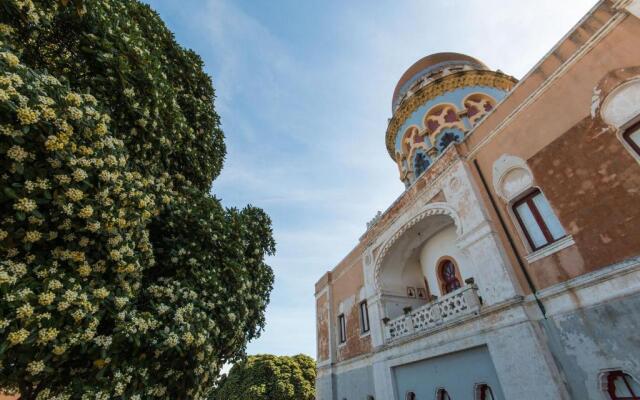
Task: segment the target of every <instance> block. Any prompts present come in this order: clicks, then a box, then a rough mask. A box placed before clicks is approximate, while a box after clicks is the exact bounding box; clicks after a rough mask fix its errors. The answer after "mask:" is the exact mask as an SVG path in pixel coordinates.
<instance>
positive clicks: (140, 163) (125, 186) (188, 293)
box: [0, 0, 275, 399]
mask: <svg viewBox="0 0 640 400" xmlns="http://www.w3.org/2000/svg"><path fill="white" fill-rule="evenodd" d="M67 3H68V4H67ZM71 5H75V7H71ZM223 157H224V145H223V143H222V133H221V131H220V129H219V126H218V117H217V115H216V114H215V112H214V110H213V88H212V86H211V82H210V80H209V78H208V77H207V76H206V75H205V74H204V72H203V71H202V64H201V62H200V60H199V58H198V57H197V56H196V55H194V54H193V53H191V52H188V51H185V50H183V49H182V48H180V46H178V45H177V44H176V43H175V42H174V40H173V38H172V36H171V33H170V32H169V31H168V30H167V29H166V28H165V27H164V25H163V23H162V21H161V20H160V19H159V17H158V16H157V15H156V14H155V13H153V12H152V11H151V10H150V9H149V8H148V7H147V6H145V5H142V4H140V3H138V2H137V1H132V0H102V1H94V2H90V3H89V2H87V3H86V4H83V3H81V2H77V1H76V2H75V3H74V2H70V1H68V0H67V1H62V0H61V1H60V2H59V3H58V2H54V1H48V0H42V1H31V0H0V189H1V190H0V211H1V214H0V297H1V300H0V387H2V388H3V389H9V390H14V391H19V392H20V394H21V398H24V399H147V398H176V399H187V398H189V399H203V398H207V397H208V396H209V394H210V392H211V389H212V385H213V381H214V380H215V377H216V376H217V374H218V371H219V367H220V366H221V365H222V364H224V363H225V362H228V361H234V360H237V359H238V358H240V357H241V356H242V355H243V351H244V347H245V344H246V342H247V341H248V340H250V339H251V338H253V337H255V336H257V335H258V334H259V333H260V331H261V329H262V327H263V325H264V309H265V307H266V304H267V303H268V299H269V293H270V291H271V287H272V283H273V275H272V272H271V269H270V268H269V267H268V266H267V265H266V264H265V263H264V257H265V255H266V254H271V253H273V251H274V246H275V245H274V242H273V239H272V232H271V228H270V221H269V218H268V216H267V215H266V214H264V213H263V212H262V211H261V210H259V209H256V208H253V207H247V208H245V209H244V210H236V209H224V208H223V207H222V206H221V205H220V203H219V201H218V200H217V199H215V198H214V197H211V196H210V195H209V194H208V189H209V187H210V184H211V180H212V179H213V178H214V177H215V176H216V175H217V174H218V172H219V170H220V167H221V165H222V160H223Z"/></svg>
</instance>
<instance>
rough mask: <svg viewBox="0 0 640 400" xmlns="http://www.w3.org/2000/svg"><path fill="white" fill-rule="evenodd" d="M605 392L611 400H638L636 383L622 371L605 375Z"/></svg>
mask: <svg viewBox="0 0 640 400" xmlns="http://www.w3.org/2000/svg"><path fill="white" fill-rule="evenodd" d="M605 384H606V392H607V395H609V398H610V399H611V400H640V386H639V385H638V382H637V381H636V380H635V379H633V377H631V375H629V374H626V373H624V372H622V371H611V372H609V373H607V374H606V383H605Z"/></svg>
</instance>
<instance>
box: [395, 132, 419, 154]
mask: <svg viewBox="0 0 640 400" xmlns="http://www.w3.org/2000/svg"><path fill="white" fill-rule="evenodd" d="M419 131H420V129H418V127H417V126H415V125H411V126H409V127H408V128H407V129H406V130H405V131H404V134H403V135H402V140H401V141H400V146H401V150H402V154H404V155H405V156H409V153H410V152H411V148H412V147H413V146H414V143H415V142H416V140H417V139H416V138H421V137H420V135H419Z"/></svg>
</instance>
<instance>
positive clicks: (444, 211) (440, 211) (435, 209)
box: [374, 202, 462, 292]
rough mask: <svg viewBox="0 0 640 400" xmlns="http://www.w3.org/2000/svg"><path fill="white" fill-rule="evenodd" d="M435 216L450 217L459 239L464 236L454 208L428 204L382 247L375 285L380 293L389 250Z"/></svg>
mask: <svg viewBox="0 0 640 400" xmlns="http://www.w3.org/2000/svg"><path fill="white" fill-rule="evenodd" d="M435 215H446V216H448V217H450V218H451V219H452V220H453V223H454V225H455V227H456V235H457V236H458V237H460V236H462V222H461V220H460V217H459V216H458V213H457V212H456V211H455V210H454V209H453V207H451V206H450V205H448V204H447V203H440V202H439V203H429V204H427V205H426V206H424V207H423V209H422V211H420V212H419V213H418V214H417V215H416V216H415V217H413V218H411V219H410V220H409V221H408V222H406V223H405V224H404V225H402V226H400V227H399V228H397V229H396V231H395V232H394V233H393V234H392V235H391V237H390V238H389V239H387V241H386V242H385V243H384V245H382V247H381V248H380V251H379V252H378V254H377V256H376V259H375V264H374V284H375V287H376V290H377V291H378V292H381V291H382V285H381V282H380V274H381V272H382V270H381V267H382V261H383V260H384V259H385V257H386V255H387V252H388V251H389V249H391V247H392V246H393V245H394V244H395V243H396V242H397V241H398V239H400V238H401V237H402V236H403V235H404V234H405V233H406V232H407V231H408V230H409V229H410V228H412V227H413V226H415V225H416V224H417V223H418V222H420V221H422V220H424V219H426V218H427V217H431V216H435Z"/></svg>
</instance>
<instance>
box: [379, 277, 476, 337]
mask: <svg viewBox="0 0 640 400" xmlns="http://www.w3.org/2000/svg"><path fill="white" fill-rule="evenodd" d="M479 311H480V298H479V297H478V286H476V285H475V284H471V285H467V286H464V287H462V288H460V289H458V290H456V291H453V292H451V293H448V294H446V295H444V296H442V297H441V298H439V299H437V300H434V301H432V302H430V303H429V304H425V305H424V306H422V307H420V308H417V309H415V310H413V311H410V312H408V313H406V314H405V315H403V316H400V317H398V318H394V319H392V320H391V321H389V322H387V324H386V327H385V342H387V343H389V342H392V341H394V340H397V339H400V338H402V337H405V336H410V335H413V334H415V333H418V332H428V331H431V330H434V329H436V328H438V327H440V326H442V325H444V324H447V323H449V322H452V321H455V320H457V319H459V318H461V317H464V316H466V315H469V314H477V313H478V312H479Z"/></svg>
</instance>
